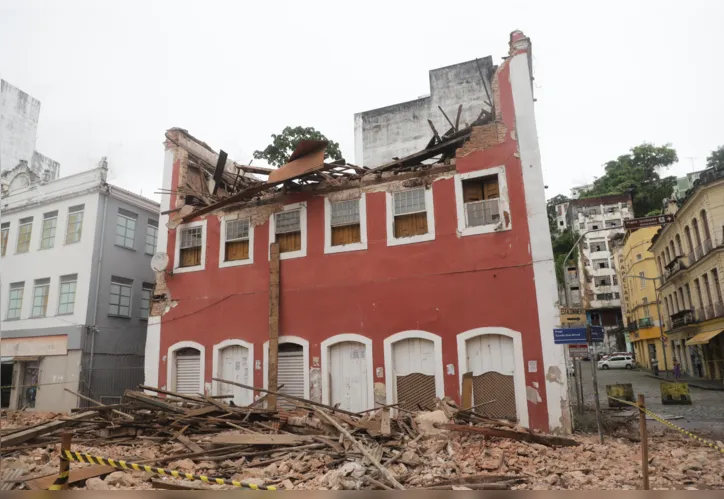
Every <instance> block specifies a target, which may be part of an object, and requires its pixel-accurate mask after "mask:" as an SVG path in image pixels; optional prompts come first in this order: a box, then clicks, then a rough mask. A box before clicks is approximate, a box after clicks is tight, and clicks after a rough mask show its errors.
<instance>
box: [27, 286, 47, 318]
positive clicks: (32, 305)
mask: <svg viewBox="0 0 724 499" xmlns="http://www.w3.org/2000/svg"><path fill="white" fill-rule="evenodd" d="M43 281H48V282H47V283H46V282H43ZM51 284H52V280H51V279H50V278H49V277H45V278H42V279H35V280H34V281H33V301H32V302H31V304H30V318H31V319H41V318H43V317H47V316H48V304H49V302H50V285H51ZM38 288H45V289H46V292H47V295H46V297H45V310H43V313H42V314H36V313H35V298H36V292H37V290H38Z"/></svg>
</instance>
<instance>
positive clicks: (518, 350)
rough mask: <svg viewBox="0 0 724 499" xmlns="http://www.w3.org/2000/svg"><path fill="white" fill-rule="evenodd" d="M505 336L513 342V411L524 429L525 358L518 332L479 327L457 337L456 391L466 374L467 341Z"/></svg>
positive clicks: (528, 423) (526, 410) (526, 424)
mask: <svg viewBox="0 0 724 499" xmlns="http://www.w3.org/2000/svg"><path fill="white" fill-rule="evenodd" d="M491 334H492V335H499V336H507V337H508V338H511V339H512V340H513V354H514V355H515V367H514V369H513V373H514V374H513V386H514V389H515V406H516V407H515V410H516V412H517V413H518V414H517V415H518V424H520V425H521V426H523V427H524V428H528V427H529V426H530V422H529V415H528V397H527V392H526V381H525V366H526V364H525V357H524V356H523V337H522V335H521V334H520V332H518V331H515V330H513V329H508V328H507V327H479V328H475V329H471V330H469V331H465V332H464V333H460V334H458V335H457V350H458V366H457V369H458V390H459V391H460V394H461V400H462V391H463V375H464V374H465V373H466V372H468V351H467V341H468V340H470V339H472V338H476V337H478V336H485V335H491Z"/></svg>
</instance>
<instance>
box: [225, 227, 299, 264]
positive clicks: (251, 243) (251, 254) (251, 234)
mask: <svg viewBox="0 0 724 499" xmlns="http://www.w3.org/2000/svg"><path fill="white" fill-rule="evenodd" d="M244 219H247V220H249V258H247V259H246V260H231V261H228V262H227V261H225V260H224V258H225V257H226V222H232V221H234V220H244ZM300 220H301V219H300ZM219 232H220V233H221V237H220V239H219V268H226V267H238V266H239V265H250V264H252V263H254V226H253V225H252V224H251V218H250V217H240V216H238V215H230V216H228V217H224V218H222V219H221V230H219Z"/></svg>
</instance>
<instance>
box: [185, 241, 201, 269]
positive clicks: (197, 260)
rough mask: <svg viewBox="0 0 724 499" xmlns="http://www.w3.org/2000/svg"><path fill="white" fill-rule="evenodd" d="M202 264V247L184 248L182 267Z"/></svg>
mask: <svg viewBox="0 0 724 499" xmlns="http://www.w3.org/2000/svg"><path fill="white" fill-rule="evenodd" d="M195 265H201V247H200V246H197V247H194V248H184V249H182V250H181V267H193V266H195Z"/></svg>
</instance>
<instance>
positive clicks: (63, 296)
mask: <svg viewBox="0 0 724 499" xmlns="http://www.w3.org/2000/svg"><path fill="white" fill-rule="evenodd" d="M77 282H78V275H77V274H73V275H66V276H61V278H60V300H59V302H58V315H63V314H72V313H73V310H74V308H75V288H76V285H77Z"/></svg>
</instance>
